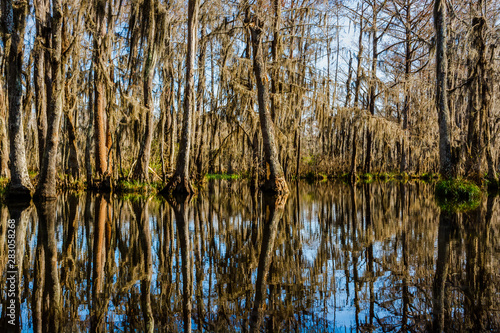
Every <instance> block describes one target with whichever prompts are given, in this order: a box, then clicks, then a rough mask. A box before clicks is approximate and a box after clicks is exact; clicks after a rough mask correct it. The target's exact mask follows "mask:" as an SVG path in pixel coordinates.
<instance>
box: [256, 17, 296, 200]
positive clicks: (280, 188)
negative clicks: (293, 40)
mask: <svg viewBox="0 0 500 333" xmlns="http://www.w3.org/2000/svg"><path fill="white" fill-rule="evenodd" d="M250 26H251V32H252V46H253V70H254V73H255V80H256V82H257V97H258V102H259V120H260V126H261V130H262V139H263V140H262V141H263V148H264V157H265V160H266V163H267V164H268V167H269V172H268V175H267V176H268V177H267V179H266V181H265V182H264V184H263V186H262V190H263V191H266V192H275V193H279V194H284V193H288V185H287V183H286V180H285V176H284V173H283V169H282V168H281V164H280V162H279V159H278V153H277V148H276V140H275V137H274V124H273V121H272V119H271V114H270V112H269V109H268V105H269V103H270V100H269V92H268V90H267V87H266V84H265V81H267V73H266V68H265V64H264V55H263V50H262V34H263V33H264V22H263V21H262V20H261V19H260V18H258V17H256V18H255V21H254V22H252V23H251V25H250Z"/></svg>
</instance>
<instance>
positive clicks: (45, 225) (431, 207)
mask: <svg viewBox="0 0 500 333" xmlns="http://www.w3.org/2000/svg"><path fill="white" fill-rule="evenodd" d="M290 189H291V192H290V194H289V196H288V197H287V198H283V197H273V198H269V197H264V196H263V195H261V194H259V193H255V192H252V191H250V189H249V187H248V186H247V185H246V184H245V183H244V182H230V181H225V180H215V181H212V182H210V183H209V184H208V186H207V189H206V192H204V191H201V193H200V194H199V195H198V196H197V197H194V198H186V199H176V200H169V201H168V202H166V201H164V200H162V199H159V198H153V197H150V198H135V199H133V200H130V199H129V200H124V199H120V198H118V197H116V196H112V195H109V194H107V195H93V194H86V195H83V196H82V195H80V196H78V195H73V194H69V193H63V194H62V195H61V196H60V197H59V198H58V199H57V201H52V202H47V203H43V204H37V206H34V205H31V206H27V205H25V206H16V205H12V204H10V205H9V206H8V207H7V206H3V205H0V273H1V274H2V277H3V278H2V280H1V281H0V288H1V290H2V303H1V313H2V321H1V325H2V327H1V328H0V331H1V332H4V331H5V332H7V329H8V328H9V326H7V325H8V324H7V320H8V319H9V317H8V316H7V314H8V309H7V305H8V302H10V301H9V298H8V297H7V296H6V295H7V291H8V288H9V286H10V285H9V284H8V282H7V280H6V279H7V277H8V274H9V267H8V264H9V251H8V250H9V248H8V242H7V240H8V227H9V223H8V221H9V219H14V220H16V224H15V231H16V247H15V260H16V264H17V266H16V269H17V271H16V272H17V273H16V274H17V276H19V278H18V279H17V280H16V284H15V286H16V288H17V289H16V292H15V303H16V313H18V314H19V316H17V317H16V320H17V323H18V325H17V326H16V330H12V331H20V330H21V327H22V330H23V331H27V332H31V331H34V332H88V331H91V332H108V331H140V332H193V331H194V332H201V331H207V332H262V331H265V332H278V331H285V332H335V331H342V332H344V331H349V332H401V331H403V332H428V331H435V332H489V331H499V330H500V313H499V312H498V309H499V308H500V297H499V295H500V294H499V293H500V288H499V286H500V275H499V273H498V272H499V269H500V237H499V236H500V200H499V198H498V197H493V196H490V197H487V198H486V197H485V198H483V201H482V203H481V204H480V205H479V207H478V208H477V209H475V210H474V211H470V212H466V213H463V212H462V213H456V212H445V211H443V212H441V211H440V209H439V207H438V206H437V204H436V201H435V199H434V189H433V187H432V185H428V184H422V183H414V184H400V183H384V184H379V183H372V184H364V185H354V186H352V185H347V184H339V183H328V182H327V183H322V184H312V185H311V184H305V183H298V184H291V186H290Z"/></svg>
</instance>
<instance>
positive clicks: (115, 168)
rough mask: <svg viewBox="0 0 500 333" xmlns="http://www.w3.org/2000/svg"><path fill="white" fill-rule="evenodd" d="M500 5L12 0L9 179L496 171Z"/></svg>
mask: <svg viewBox="0 0 500 333" xmlns="http://www.w3.org/2000/svg"><path fill="white" fill-rule="evenodd" d="M499 7H500V3H499V2H497V1H483V0H479V1H478V0H475V1H472V0H467V1H462V0H460V1H459V0H449V1H445V0H435V1H431V0H357V1H355V0H352V1H347V0H345V1H341V0H338V1H312V0H286V1H278V0H256V1H247V0H246V1H218V0H216V1H203V2H201V3H200V1H199V0H188V1H164V0H133V1H121V0H113V1H110V0H108V1H106V0H93V1H88V0H79V1H74V0H32V1H27V0H3V1H2V7H1V21H2V26H1V37H2V43H1V53H0V63H1V69H2V70H1V77H0V176H2V177H6V178H10V180H11V182H10V191H11V193H17V194H23V193H24V194H29V195H31V194H33V193H35V195H37V196H39V197H41V198H51V197H54V196H55V195H56V188H57V186H58V182H60V181H61V182H62V183H67V182H75V181H80V182H82V183H83V181H85V182H86V184H87V186H88V187H89V188H92V187H93V188H105V187H109V186H111V184H114V183H115V182H116V181H118V180H121V179H131V180H137V181H140V182H146V183H147V182H159V183H167V181H168V180H170V183H168V186H167V189H168V191H178V192H190V191H192V187H191V181H193V180H196V179H201V178H203V176H204V175H205V174H207V173H228V174H231V173H239V174H243V175H247V176H249V177H250V178H251V179H253V180H254V183H255V184H258V183H261V184H262V183H263V184H264V189H269V190H273V191H275V192H287V191H288V189H287V184H286V181H285V179H290V178H292V177H297V176H300V175H304V174H306V173H310V172H313V173H319V172H321V173H324V174H326V175H341V174H343V173H350V174H351V175H352V176H355V175H356V173H358V174H362V173H377V172H397V173H402V174H403V173H407V174H421V173H423V172H439V173H441V175H443V176H444V177H467V178H470V179H473V180H475V181H477V182H480V181H481V180H482V179H484V178H490V179H495V178H496V172H497V171H498V167H499V159H500V154H498V146H499V142H498V140H497V139H496V138H497V137H498V135H497V132H498V130H499V126H498V123H499V107H498V106H497V105H500V104H499V103H498V98H499V96H497V94H496V93H495V92H496V91H498V90H499V72H498V68H499V67H498V62H499V54H498V50H497V49H496V46H497V45H498V42H499V37H500V35H499V22H500V20H499V14H500V8H499ZM30 174H31V178H34V177H33V175H34V174H36V177H35V179H34V183H35V184H36V192H35V188H34V185H33V182H32V180H30Z"/></svg>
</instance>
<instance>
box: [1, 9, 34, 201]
mask: <svg viewBox="0 0 500 333" xmlns="http://www.w3.org/2000/svg"><path fill="white" fill-rule="evenodd" d="M13 5H14V4H13V1H12V0H4V1H2V21H3V26H4V31H3V32H4V34H3V39H4V45H5V54H6V58H7V61H6V72H7V91H8V96H9V138H10V174H11V179H10V189H9V196H21V197H30V196H31V192H32V190H33V185H31V182H30V179H29V176H28V167H27V165H26V151H25V144H24V128H23V114H22V110H23V108H22V94H23V83H22V77H21V75H22V69H23V45H24V30H25V27H26V14H27V10H28V3H27V2H25V1H18V2H17V3H16V6H15V8H14V6H13Z"/></svg>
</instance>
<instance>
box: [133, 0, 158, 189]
mask: <svg viewBox="0 0 500 333" xmlns="http://www.w3.org/2000/svg"><path fill="white" fill-rule="evenodd" d="M145 6H147V7H148V8H147V9H146V10H147V14H145V16H146V15H147V18H146V19H145V21H147V28H148V36H147V42H148V49H147V57H146V60H145V62H146V63H145V65H144V76H143V93H144V107H145V108H146V129H145V132H144V136H143V139H142V142H141V148H140V150H139V157H138V159H137V164H136V165H135V169H134V173H133V176H132V178H134V179H137V180H140V181H143V182H148V181H149V160H150V159H151V142H152V141H153V96H152V92H153V78H154V74H155V67H156V59H157V54H156V51H155V48H156V47H158V46H156V45H155V43H154V41H155V31H156V20H155V9H156V8H155V7H156V3H155V1H147V5H145Z"/></svg>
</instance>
